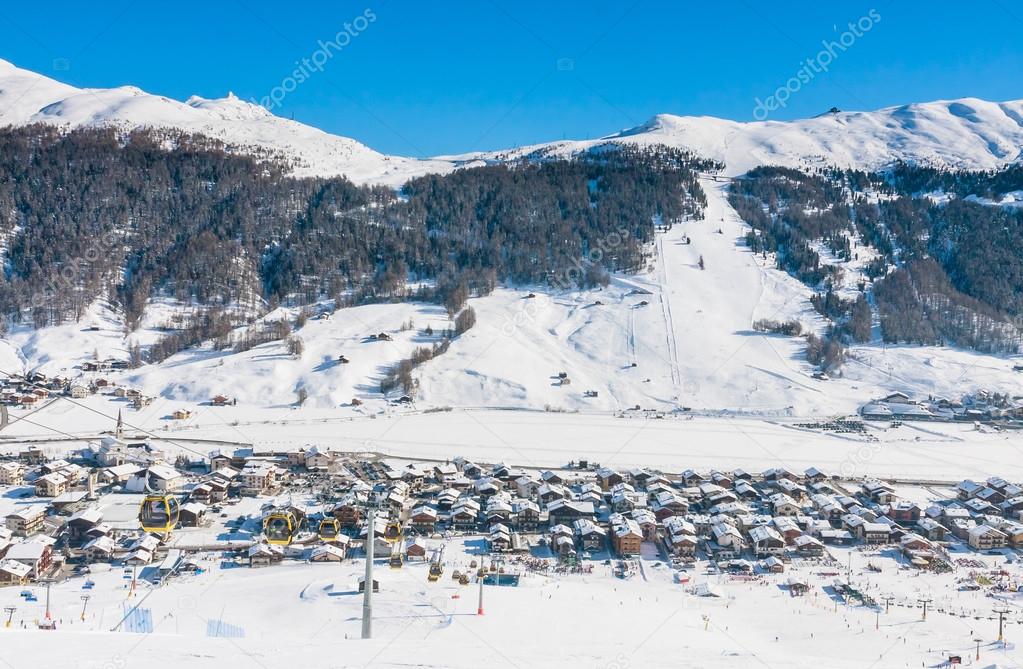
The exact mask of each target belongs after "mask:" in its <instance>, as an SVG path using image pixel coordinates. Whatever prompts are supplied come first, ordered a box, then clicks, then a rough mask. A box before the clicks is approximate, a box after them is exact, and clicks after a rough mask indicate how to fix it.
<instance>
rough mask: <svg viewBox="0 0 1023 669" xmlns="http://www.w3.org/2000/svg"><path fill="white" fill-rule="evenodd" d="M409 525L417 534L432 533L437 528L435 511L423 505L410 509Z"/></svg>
mask: <svg viewBox="0 0 1023 669" xmlns="http://www.w3.org/2000/svg"><path fill="white" fill-rule="evenodd" d="M409 523H410V524H411V525H412V527H413V528H415V529H416V530H417V531H419V532H433V529H434V528H435V527H436V526H437V510H436V509H434V508H433V507H432V506H427V505H425V504H423V505H421V506H417V507H415V508H414V509H412V513H411V515H410V516H409Z"/></svg>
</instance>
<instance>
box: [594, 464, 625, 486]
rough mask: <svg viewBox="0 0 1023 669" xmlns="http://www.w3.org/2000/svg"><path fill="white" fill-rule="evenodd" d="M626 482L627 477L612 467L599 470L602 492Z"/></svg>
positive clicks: (598, 481) (598, 475)
mask: <svg viewBox="0 0 1023 669" xmlns="http://www.w3.org/2000/svg"><path fill="white" fill-rule="evenodd" d="M624 481H625V477H624V476H622V475H621V473H619V472H617V471H615V470H614V469H611V468H610V467H601V468H600V469H598V470H597V483H598V484H599V485H600V488H601V490H610V489H611V488H613V487H614V486H616V485H618V484H619V483H623V482H624Z"/></svg>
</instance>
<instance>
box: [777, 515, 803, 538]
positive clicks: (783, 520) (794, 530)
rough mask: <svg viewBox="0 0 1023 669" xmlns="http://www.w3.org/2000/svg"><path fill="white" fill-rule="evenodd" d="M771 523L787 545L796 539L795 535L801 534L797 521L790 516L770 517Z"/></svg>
mask: <svg viewBox="0 0 1023 669" xmlns="http://www.w3.org/2000/svg"><path fill="white" fill-rule="evenodd" d="M771 524H772V525H773V526H774V529H776V530H777V531H778V534H780V535H781V538H782V539H784V540H785V543H786V544H788V545H791V544H792V542H794V541H795V540H796V537H798V536H800V535H802V534H803V530H802V528H801V527H800V526H799V523H798V522H796V520H795V519H793V517H792V516H776V517H774V518H772V519H771Z"/></svg>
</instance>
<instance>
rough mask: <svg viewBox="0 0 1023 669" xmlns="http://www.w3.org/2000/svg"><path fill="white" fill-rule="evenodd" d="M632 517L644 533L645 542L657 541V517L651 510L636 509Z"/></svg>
mask: <svg viewBox="0 0 1023 669" xmlns="http://www.w3.org/2000/svg"><path fill="white" fill-rule="evenodd" d="M631 515H632V519H633V520H635V521H636V524H638V525H639V529H640V532H642V533H643V541H657V517H656V516H655V515H654V514H653V512H652V511H650V510H649V509H636V510H635V511H633V512H632V514H631Z"/></svg>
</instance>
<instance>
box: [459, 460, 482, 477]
mask: <svg viewBox="0 0 1023 669" xmlns="http://www.w3.org/2000/svg"><path fill="white" fill-rule="evenodd" d="M462 474H464V475H465V477H466V478H469V479H473V480H475V479H478V478H480V477H482V476H483V468H482V467H480V466H479V465H478V464H476V463H475V462H466V463H465V464H463V465H462Z"/></svg>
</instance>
